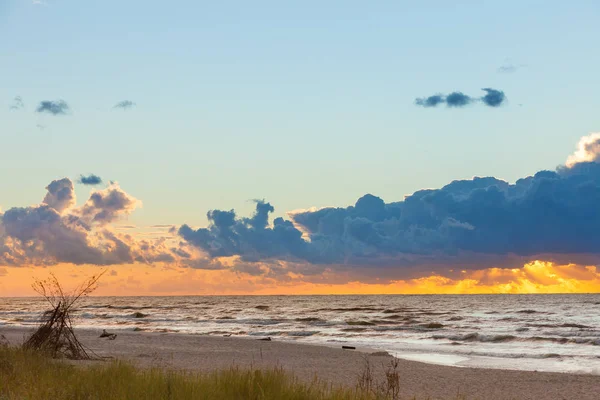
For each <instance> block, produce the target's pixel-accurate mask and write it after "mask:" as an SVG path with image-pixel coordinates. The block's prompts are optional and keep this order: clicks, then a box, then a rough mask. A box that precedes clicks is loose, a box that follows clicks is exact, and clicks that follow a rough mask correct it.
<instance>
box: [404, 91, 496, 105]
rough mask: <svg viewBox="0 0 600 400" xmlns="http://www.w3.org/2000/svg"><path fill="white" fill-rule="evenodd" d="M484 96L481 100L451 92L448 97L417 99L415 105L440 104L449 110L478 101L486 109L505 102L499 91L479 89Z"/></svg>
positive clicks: (437, 95)
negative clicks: (449, 108)
mask: <svg viewBox="0 0 600 400" xmlns="http://www.w3.org/2000/svg"><path fill="white" fill-rule="evenodd" d="M481 90H483V91H484V92H486V94H485V95H484V96H483V97H481V98H475V97H471V96H468V95H466V94H464V93H462V92H452V93H450V94H449V95H447V96H446V95H443V94H436V95H434V96H429V97H424V98H417V99H416V100H415V104H416V105H418V106H421V107H426V108H429V107H437V106H438V105H440V104H444V103H445V104H446V105H447V106H448V107H451V108H462V107H466V106H468V105H469V104H472V103H475V102H476V101H478V100H480V101H481V102H482V103H483V104H484V105H486V106H488V107H499V106H500V105H502V104H503V103H504V101H505V100H506V95H505V94H504V92H503V91H501V90H496V89H492V88H484V89H481Z"/></svg>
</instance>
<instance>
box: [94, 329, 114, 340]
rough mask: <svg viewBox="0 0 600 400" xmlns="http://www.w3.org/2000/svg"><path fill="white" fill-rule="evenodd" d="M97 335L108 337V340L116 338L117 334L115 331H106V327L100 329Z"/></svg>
mask: <svg viewBox="0 0 600 400" xmlns="http://www.w3.org/2000/svg"><path fill="white" fill-rule="evenodd" d="M98 337H100V338H108V340H115V339H116V338H117V334H116V333H108V332H106V329H102V333H101V334H100V336H98Z"/></svg>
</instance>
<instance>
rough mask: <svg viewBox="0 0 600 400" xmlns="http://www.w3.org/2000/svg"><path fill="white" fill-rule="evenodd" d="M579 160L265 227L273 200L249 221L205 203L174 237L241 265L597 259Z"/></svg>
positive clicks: (591, 165)
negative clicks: (203, 215) (196, 219)
mask: <svg viewBox="0 0 600 400" xmlns="http://www.w3.org/2000/svg"><path fill="white" fill-rule="evenodd" d="M590 148H593V149H594V151H595V150H597V149H600V146H599V147H590V146H588V150H589V149H590ZM589 158H592V156H590V157H588V158H587V159H589ZM593 159H596V158H593ZM585 160H586V159H584V160H582V161H580V162H573V163H571V164H570V167H561V168H559V169H557V170H556V171H540V172H538V173H536V174H535V175H533V176H529V177H526V178H523V179H519V180H518V181H517V182H515V183H514V184H510V183H508V182H505V181H503V180H500V179H497V178H494V177H483V178H479V177H477V178H473V179H471V180H459V181H454V182H451V183H450V184H448V185H446V186H444V187H442V188H440V189H428V190H421V191H418V192H416V193H414V194H412V195H411V196H407V197H406V198H405V199H404V200H403V201H398V202H392V203H385V202H384V201H383V200H382V199H380V198H379V197H376V196H373V195H370V194H367V195H365V196H363V197H361V198H360V199H358V201H357V202H356V203H355V204H354V205H353V206H349V207H346V208H324V209H321V210H318V211H305V212H298V213H295V214H293V215H292V216H291V220H285V219H282V218H276V219H275V220H274V221H273V225H268V224H266V223H265V221H267V220H268V216H269V214H270V213H272V212H273V207H272V206H271V205H270V204H269V203H267V202H264V201H259V202H257V207H256V211H255V214H254V215H253V216H252V217H251V218H240V217H238V216H237V215H236V213H235V212H234V211H233V210H230V211H220V210H213V211H210V212H209V213H208V218H209V221H210V225H209V227H208V228H200V229H196V230H194V229H192V228H190V227H189V226H187V225H183V226H182V227H181V228H180V229H179V234H180V236H181V237H182V238H183V239H184V240H186V241H187V242H188V243H190V244H192V245H194V246H196V247H198V248H199V249H201V250H202V251H204V252H206V253H207V254H208V255H209V256H210V257H220V256H239V257H240V259H241V261H244V262H256V261H269V260H296V261H304V262H309V263H312V264H329V265H354V266H372V267H374V266H381V267H402V268H410V267H414V266H427V268H431V269H434V268H436V266H445V267H448V266H456V267H457V268H485V267H489V266H515V267H516V266H520V265H522V263H523V262H524V261H527V260H531V259H535V258H536V257H538V256H541V255H543V256H544V258H543V259H545V260H561V261H567V262H575V263H576V262H577V261H581V262H583V261H586V262H589V261H590V260H596V261H600V246H598V244H599V243H600V229H599V227H600V213H598V211H597V208H598V206H597V205H598V204H600V164H597V163H595V162H589V161H585ZM303 233H304V234H305V236H304V237H303ZM253 271H255V272H256V271H258V270H257V269H253Z"/></svg>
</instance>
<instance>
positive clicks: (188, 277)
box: [0, 260, 600, 296]
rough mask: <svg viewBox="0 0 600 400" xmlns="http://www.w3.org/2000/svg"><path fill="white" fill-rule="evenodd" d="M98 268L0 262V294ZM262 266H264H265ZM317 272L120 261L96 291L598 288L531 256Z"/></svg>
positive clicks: (71, 281) (582, 275)
mask: <svg viewBox="0 0 600 400" xmlns="http://www.w3.org/2000/svg"><path fill="white" fill-rule="evenodd" d="M99 270H100V268H98V267H90V266H87V267H79V266H73V265H57V266H54V267H51V268H42V267H35V268H34V267H31V268H26V267H19V268H12V267H0V296H31V295H34V293H33V290H32V289H31V283H32V282H33V278H34V277H43V276H45V275H47V274H48V273H49V272H50V271H52V272H54V273H55V274H56V275H57V276H58V278H59V279H60V280H61V281H63V282H65V284H66V285H67V286H69V285H75V284H77V283H78V282H80V281H81V280H82V279H84V278H85V277H87V276H90V275H93V274H94V273H97V272H98V271H99ZM264 271H266V272H268V269H265V270H264ZM329 274H330V276H329V277H327V276H325V277H323V279H322V280H319V281H316V282H315V281H314V279H313V280H312V281H309V280H308V279H307V277H305V276H302V275H298V274H292V273H288V274H287V275H283V276H279V277H269V274H268V273H267V274H261V275H257V276H256V275H251V274H249V273H246V272H240V271H234V270H232V269H230V268H226V269H223V270H216V271H211V270H200V269H192V268H176V267H168V266H147V265H140V264H134V265H122V266H118V267H110V268H108V271H107V274H106V275H105V276H104V277H103V278H102V280H101V282H100V286H99V288H98V291H97V292H96V294H97V295H102V296H142V295H150V296H152V295H155V296H157V295H164V296H166V295H244V294H255V295H267V294H273V295H292V294H306V295H308V294H483V293H590V292H600V272H599V271H598V269H597V268H596V267H595V266H579V265H573V264H569V265H558V264H554V263H552V262H546V261H540V260H536V261H532V262H530V263H527V264H525V265H524V266H523V267H521V268H513V269H503V268H488V269H481V270H462V271H452V272H450V271H449V274H448V275H442V274H433V275H426V276H422V277H419V278H414V279H405V280H402V279H400V280H393V281H389V282H385V283H367V282H362V281H361V280H360V279H352V278H349V279H346V280H345V281H344V282H343V283H339V281H340V280H339V279H335V280H334V279H329V278H331V277H333V276H334V275H332V273H331V272H329Z"/></svg>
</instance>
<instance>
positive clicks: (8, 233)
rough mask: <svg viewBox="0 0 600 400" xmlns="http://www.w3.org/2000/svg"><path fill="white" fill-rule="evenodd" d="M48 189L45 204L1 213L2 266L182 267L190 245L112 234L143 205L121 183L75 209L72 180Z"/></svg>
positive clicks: (93, 194) (55, 181) (0, 260)
mask: <svg viewBox="0 0 600 400" xmlns="http://www.w3.org/2000/svg"><path fill="white" fill-rule="evenodd" d="M46 190H47V193H46V195H45V197H44V200H43V202H42V203H41V204H39V205H34V206H29V207H14V208H11V209H9V210H7V211H6V212H4V213H3V214H2V213H0V265H12V266H23V265H25V266H31V265H55V264H58V263H72V264H77V265H85V264H91V265H113V264H124V263H136V262H137V263H155V262H165V263H177V262H179V260H182V259H183V257H181V254H183V252H184V251H185V249H186V248H187V247H186V245H185V244H182V245H181V246H179V245H175V246H173V245H172V244H170V243H167V241H166V240H165V239H158V240H137V239H135V238H134V237H133V236H131V235H127V234H117V233H115V232H113V231H112V230H111V226H110V222H112V221H115V220H118V219H121V218H124V217H126V216H127V215H128V214H129V213H130V212H132V211H133V210H134V209H135V207H136V206H138V205H139V201H138V200H136V199H135V198H133V197H132V196H130V195H129V194H127V193H125V192H124V191H123V190H122V189H121V188H120V187H119V186H118V185H116V184H115V185H112V186H110V187H108V188H107V189H105V190H101V191H96V192H93V193H92V194H91V196H90V199H89V200H88V201H87V202H86V203H85V204H84V205H83V206H81V207H76V205H75V203H76V197H75V192H74V185H73V182H72V181H71V180H70V179H68V178H63V179H58V180H54V181H52V182H51V183H50V184H49V185H48V186H47V187H46ZM172 249H173V250H177V252H175V251H173V250H172ZM186 259H187V258H186Z"/></svg>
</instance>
